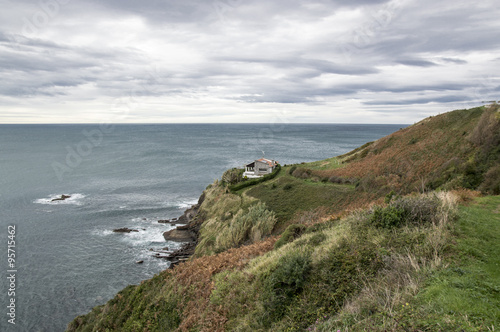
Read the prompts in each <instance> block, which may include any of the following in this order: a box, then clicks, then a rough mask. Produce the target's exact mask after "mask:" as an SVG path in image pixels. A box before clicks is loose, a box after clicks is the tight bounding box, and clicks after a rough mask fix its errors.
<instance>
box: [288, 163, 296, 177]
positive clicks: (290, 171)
mask: <svg viewBox="0 0 500 332" xmlns="http://www.w3.org/2000/svg"><path fill="white" fill-rule="evenodd" d="M296 169H297V166H296V165H294V166H292V167H290V169H289V170H288V174H290V175H292V174H293V172H295V170H296Z"/></svg>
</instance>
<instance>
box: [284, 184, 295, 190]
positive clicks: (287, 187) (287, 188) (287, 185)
mask: <svg viewBox="0 0 500 332" xmlns="http://www.w3.org/2000/svg"><path fill="white" fill-rule="evenodd" d="M292 188H293V186H292V184H291V183H287V184H285V185H284V186H283V190H290V189H292Z"/></svg>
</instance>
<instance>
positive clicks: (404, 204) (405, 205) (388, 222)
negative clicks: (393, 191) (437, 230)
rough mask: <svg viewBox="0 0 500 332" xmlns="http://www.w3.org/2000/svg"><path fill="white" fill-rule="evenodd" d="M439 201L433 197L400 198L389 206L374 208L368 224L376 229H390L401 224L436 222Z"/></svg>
mask: <svg viewBox="0 0 500 332" xmlns="http://www.w3.org/2000/svg"><path fill="white" fill-rule="evenodd" d="M439 207H440V201H439V199H438V198H437V197H436V196H435V195H432V196H417V197H400V198H397V199H395V200H392V201H391V202H390V204H389V206H387V207H385V208H383V207H380V206H378V207H375V208H374V209H373V211H372V213H371V216H370V222H371V223H372V224H373V225H374V226H376V227H382V228H392V227H399V226H402V225H403V224H406V223H408V224H413V225H423V224H427V223H431V222H433V221H435V220H436V218H437V214H438V212H439V211H438V210H439Z"/></svg>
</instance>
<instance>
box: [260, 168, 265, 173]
mask: <svg viewBox="0 0 500 332" xmlns="http://www.w3.org/2000/svg"><path fill="white" fill-rule="evenodd" d="M259 172H267V168H259Z"/></svg>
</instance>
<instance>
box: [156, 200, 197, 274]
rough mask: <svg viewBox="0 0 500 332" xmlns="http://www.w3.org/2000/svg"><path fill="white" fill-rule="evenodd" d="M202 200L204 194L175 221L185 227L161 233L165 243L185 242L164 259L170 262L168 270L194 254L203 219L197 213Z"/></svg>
mask: <svg viewBox="0 0 500 332" xmlns="http://www.w3.org/2000/svg"><path fill="white" fill-rule="evenodd" d="M204 200H205V193H202V194H201V196H200V198H199V199H198V203H197V204H195V205H193V206H191V207H190V208H189V209H187V210H186V211H184V214H183V215H182V216H180V217H179V218H178V219H177V220H175V222H176V223H184V224H185V225H182V226H177V227H176V228H175V229H173V230H170V231H167V232H165V233H163V237H164V238H165V240H167V241H177V242H185V243H184V245H183V246H182V247H181V248H180V249H177V250H176V251H174V252H173V253H171V254H170V255H169V256H168V257H165V258H166V259H168V260H169V261H170V268H173V267H174V266H175V265H176V264H178V263H180V262H182V261H185V260H188V259H189V257H191V256H192V255H193V254H194V250H195V248H196V244H197V243H198V232H199V230H200V225H201V223H202V222H203V220H202V219H203V218H202V217H201V216H200V214H199V213H198V212H199V210H200V206H201V204H202V203H203V201H204ZM181 239H182V240H181Z"/></svg>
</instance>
